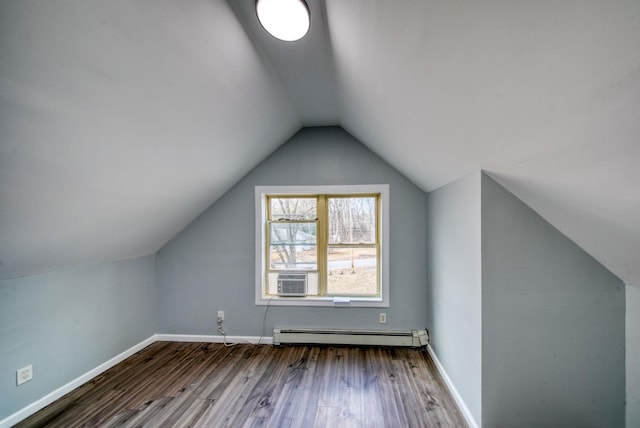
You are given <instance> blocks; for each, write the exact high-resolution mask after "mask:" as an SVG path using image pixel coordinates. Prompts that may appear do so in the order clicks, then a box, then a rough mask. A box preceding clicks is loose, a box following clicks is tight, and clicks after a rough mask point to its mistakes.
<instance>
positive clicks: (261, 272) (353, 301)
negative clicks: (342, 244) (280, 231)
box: [255, 184, 389, 307]
mask: <svg viewBox="0 0 640 428" xmlns="http://www.w3.org/2000/svg"><path fill="white" fill-rule="evenodd" d="M373 193H377V194H380V213H379V216H380V218H379V219H378V221H379V222H380V229H381V230H380V242H379V245H380V264H381V266H380V288H381V293H380V296H376V297H358V296H351V297H348V296H344V297H343V296H340V297H333V296H306V297H278V296H272V295H267V294H266V293H265V288H264V283H263V281H264V276H265V271H266V263H267V260H266V254H265V251H264V248H265V244H266V239H267V238H266V231H265V227H264V224H265V221H266V215H267V212H266V209H267V207H266V203H265V202H266V196H267V195H274V194H275V195H292V196H293V195H298V196H300V195H311V194H313V195H320V194H328V195H357V194H373ZM255 236H256V242H255V304H256V305H258V306H260V305H270V306H325V307H336V306H350V307H389V185H388V184H359V185H320V186H255Z"/></svg>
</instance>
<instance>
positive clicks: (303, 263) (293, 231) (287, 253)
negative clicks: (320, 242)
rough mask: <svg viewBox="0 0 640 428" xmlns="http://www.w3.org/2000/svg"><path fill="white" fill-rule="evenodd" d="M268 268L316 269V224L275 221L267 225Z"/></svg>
mask: <svg viewBox="0 0 640 428" xmlns="http://www.w3.org/2000/svg"><path fill="white" fill-rule="evenodd" d="M269 234H270V237H269V238H270V239H269V241H270V245H269V260H270V269H273V270H316V269H317V267H318V264H317V253H318V252H317V235H318V233H317V226H316V224H315V223H300V222H296V223H291V222H282V223H280V222H275V223H271V224H270V225H269Z"/></svg>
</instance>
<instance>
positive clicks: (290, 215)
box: [270, 198, 318, 220]
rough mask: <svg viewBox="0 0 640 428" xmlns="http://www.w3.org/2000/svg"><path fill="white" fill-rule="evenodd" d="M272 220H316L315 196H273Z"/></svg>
mask: <svg viewBox="0 0 640 428" xmlns="http://www.w3.org/2000/svg"><path fill="white" fill-rule="evenodd" d="M270 201H271V207H270V209H271V220H315V219H316V218H317V217H318V216H317V214H316V199H315V198H271V199H270Z"/></svg>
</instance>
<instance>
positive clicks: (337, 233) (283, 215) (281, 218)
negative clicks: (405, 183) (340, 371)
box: [256, 185, 389, 306]
mask: <svg viewBox="0 0 640 428" xmlns="http://www.w3.org/2000/svg"><path fill="white" fill-rule="evenodd" d="M388 193H389V186H388V185H361V186H303V187H291V186H273V187H271V186H258V187H256V304H270V305H298V306H305V305H307V306H333V305H349V306H388V301H389V299H388V295H389V293H388V281H387V278H388V254H387V251H386V246H385V245H386V242H387V236H388Z"/></svg>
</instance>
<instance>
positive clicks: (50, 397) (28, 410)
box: [0, 336, 155, 428]
mask: <svg viewBox="0 0 640 428" xmlns="http://www.w3.org/2000/svg"><path fill="white" fill-rule="evenodd" d="M153 342H155V339H154V336H151V337H149V338H147V339H145V340H143V341H142V342H140V343H138V344H137V345H133V346H132V347H131V348H129V349H127V350H126V351H124V352H121V353H120V354H118V355H116V356H115V357H113V358H111V359H110V360H108V361H106V362H104V363H102V364H100V365H99V366H98V367H96V368H94V369H92V370H89V371H88V372H86V373H85V374H83V375H81V376H79V377H77V378H75V379H73V380H72V381H71V382H69V383H67V384H65V385H63V386H61V387H60V388H58V389H56V390H55V391H53V392H50V393H49V394H47V395H45V396H44V397H42V398H40V399H39V400H37V401H34V402H33V403H31V404H29V405H28V406H27V407H24V408H22V409H20V410H18V411H17V412H15V413H13V414H12V415H9V416H7V417H6V418H4V419H2V420H0V428H9V427H10V426H12V425H15V424H17V423H18V422H20V421H22V420H24V419H26V418H28V417H29V416H31V415H33V414H34V413H35V412H37V411H38V410H40V409H43V408H45V407H46V406H48V405H49V404H51V403H53V402H54V401H56V400H57V399H59V398H62V397H63V396H64V395H66V394H68V393H69V392H71V391H73V390H74V389H76V388H77V387H79V386H81V385H83V384H85V383H86V382H88V381H90V380H91V379H93V378H94V377H96V376H98V375H99V374H101V373H103V372H105V371H107V370H108V369H110V368H111V367H113V366H115V365H116V364H118V363H119V362H121V361H123V360H125V359H127V358H129V357H130V356H132V355H133V354H135V353H136V352H138V351H140V350H142V349H144V348H146V347H147V346H149V345H151V344H152V343H153Z"/></svg>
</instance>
